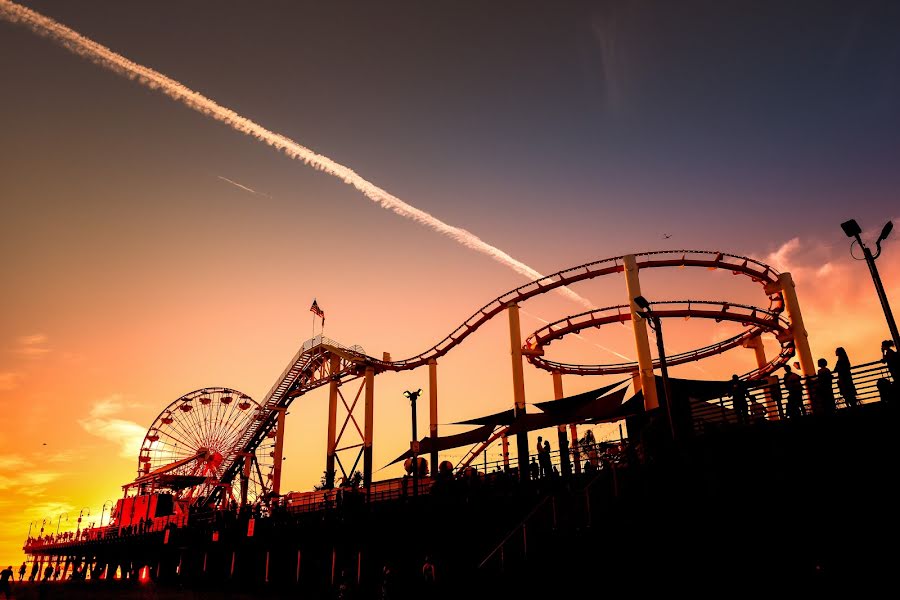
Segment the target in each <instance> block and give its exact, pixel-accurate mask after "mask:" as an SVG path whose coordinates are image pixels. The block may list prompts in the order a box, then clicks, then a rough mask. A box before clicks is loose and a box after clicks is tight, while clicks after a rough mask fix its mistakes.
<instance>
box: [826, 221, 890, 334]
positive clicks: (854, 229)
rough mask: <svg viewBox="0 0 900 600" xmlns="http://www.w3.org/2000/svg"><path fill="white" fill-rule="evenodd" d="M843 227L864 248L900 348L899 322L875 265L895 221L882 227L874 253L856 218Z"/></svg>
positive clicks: (879, 297)
mask: <svg viewBox="0 0 900 600" xmlns="http://www.w3.org/2000/svg"><path fill="white" fill-rule="evenodd" d="M841 229H843V230H844V233H845V234H846V235H847V237H848V238H854V239H855V242H854V243H856V244H859V247H860V248H862V251H863V256H864V257H865V261H866V264H867V265H869V273H871V275H872V281H873V282H875V291H876V292H877V293H878V299H879V300H880V301H881V309H882V310H883V311H884V318H885V319H886V320H887V324H888V329H890V331H891V338H893V340H894V347H896V348H900V333H898V332H897V322H896V321H895V320H894V313H893V312H891V305H890V304H888V299H887V293H885V291H884V285H882V283H881V276H880V275H879V274H878V268H877V267H876V266H875V259H877V258H878V257H879V256H881V242H883V241H884V240H886V239H887V238H888V236H889V235H891V231H892V230H893V229H894V224H893V222H891V221H888V222H887V223H885V225H884V227H882V228H881V234H880V235H879V236H878V239H877V240H875V254H874V255H873V254H872V251H871V250H869V248H868V247H867V246H866V245H865V244H863V241H862V238H861V237H860V235H861V234H862V229H861V228H860V226H859V224H858V223H857V222H856V221H855V220H854V219H850V220H849V221H846V222H844V223H841ZM850 253H851V254H850V255H851V256H852V255H853V245H852V244H851V245H850Z"/></svg>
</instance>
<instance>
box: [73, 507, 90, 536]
mask: <svg viewBox="0 0 900 600" xmlns="http://www.w3.org/2000/svg"><path fill="white" fill-rule="evenodd" d="M84 511H87V516H91V509H90V508H88V507H87V506H85V507H83V508H82V509H81V510H80V511H78V526H77V527H76V528H75V535H76V536H77V535H78V533H79V532H80V531H81V516H82V515H83V514H84Z"/></svg>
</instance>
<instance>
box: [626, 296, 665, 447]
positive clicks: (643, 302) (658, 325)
mask: <svg viewBox="0 0 900 600" xmlns="http://www.w3.org/2000/svg"><path fill="white" fill-rule="evenodd" d="M634 303H635V304H637V305H638V308H640V309H642V310H639V311H637V314H638V315H640V317H641V318H644V319H647V323H648V324H649V325H650V329H652V330H653V331H654V333H656V350H657V353H658V354H659V370H660V374H661V375H662V382H663V402H664V403H665V405H666V418H667V419H668V421H669V433H670V434H671V435H672V439H673V440H674V439H675V422H674V421H673V420H672V389H671V387H670V386H669V366H668V364H667V363H666V348H665V343H664V342H663V330H662V319H660V318H659V316H657V315H656V314H655V313H654V312H653V308H652V307H651V306H650V302H649V301H648V300H647V299H646V298H644V297H643V296H635V298H634Z"/></svg>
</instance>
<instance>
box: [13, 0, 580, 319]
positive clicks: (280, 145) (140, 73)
mask: <svg viewBox="0 0 900 600" xmlns="http://www.w3.org/2000/svg"><path fill="white" fill-rule="evenodd" d="M0 18H3V19H5V20H7V21H9V22H11V23H21V24H23V25H25V26H26V27H28V28H29V29H31V30H32V31H34V32H35V33H37V34H39V35H42V36H45V37H48V38H50V39H51V40H53V41H55V42H57V43H58V44H60V45H62V46H63V47H65V48H66V49H67V50H69V51H70V52H73V53H75V54H77V55H78V56H81V57H83V58H86V59H88V60H90V61H91V62H93V63H95V64H97V65H100V66H102V67H104V68H107V69H109V70H110V71H113V72H114V73H117V74H118V75H122V76H123V77H127V78H128V79H131V80H133V81H137V82H138V83H140V84H142V85H144V86H147V87H149V88H151V89H154V90H159V91H161V92H162V93H164V94H165V95H167V96H169V97H170V98H172V99H173V100H177V101H178V102H181V103H182V104H184V105H185V106H188V107H189V108H192V109H194V110H196V111H197V112H200V113H202V114H204V115H206V116H208V117H211V118H213V119H215V120H217V121H219V122H221V123H225V124H226V125H229V126H230V127H232V128H233V129H236V130H237V131H240V132H242V133H245V134H247V135H250V136H252V137H254V138H256V139H258V140H259V141H261V142H264V143H266V144H268V145H270V146H272V147H273V148H276V149H278V150H280V151H282V152H283V153H285V154H286V155H287V156H289V157H291V158H293V159H297V160H302V161H303V162H304V163H306V164H307V165H309V166H311V167H313V168H314V169H318V170H320V171H323V172H325V173H328V174H329V175H332V176H334V177H337V178H338V179H341V180H342V181H343V182H344V183H346V184H348V185H351V186H353V187H355V188H356V189H357V190H359V191H360V192H362V193H363V194H364V195H365V196H366V197H367V198H369V199H371V200H373V201H374V202H377V203H378V204H380V205H381V206H382V207H383V208H386V209H388V210H391V211H393V212H395V213H396V214H398V215H400V216H402V217H406V218H407V219H412V220H413V221H416V222H417V223H419V224H421V225H424V226H426V227H429V228H430V229H433V230H434V231H437V232H438V233H440V234H442V235H445V236H447V237H449V238H451V239H453V240H455V241H457V242H459V243H460V244H462V245H463V246H465V247H467V248H470V249H472V250H475V251H476V252H481V253H482V254H486V255H488V256H490V257H491V258H492V259H494V260H495V261H497V262H499V263H501V264H503V265H506V266H507V267H510V268H511V269H513V270H514V271H515V272H516V273H519V274H520V275H524V276H525V277H528V278H529V279H540V278H541V277H543V275H541V273H539V272H538V271H537V270H535V269H533V268H531V267H529V266H528V265H526V264H525V263H523V262H521V261H519V260H516V259H515V258H513V257H512V256H510V255H509V254H507V253H506V252H504V251H503V250H500V249H499V248H497V247H495V246H492V245H490V244H488V243H487V242H485V241H483V240H482V239H481V238H479V237H478V236H476V235H474V234H473V233H470V232H469V231H466V230H465V229H462V228H460V227H455V226H453V225H449V224H447V223H444V222H443V221H441V220H440V219H438V218H436V217H434V216H432V215H430V214H428V213H427V212H425V211H423V210H420V209H418V208H416V207H414V206H411V205H409V204H407V203H406V202H404V201H403V200H400V199H399V198H397V197H396V196H394V195H393V194H390V193H388V192H387V191H385V190H383V189H381V188H380V187H378V186H377V185H375V184H374V183H372V182H370V181H368V180H366V179H364V178H363V177H361V176H360V175H358V174H357V173H355V172H354V171H353V170H352V169H350V168H349V167H345V166H344V165H342V164H340V163H337V162H335V161H333V160H331V159H330V158H328V157H327V156H323V155H321V154H318V153H316V152H314V151H312V150H310V149H309V148H307V147H305V146H302V145H300V144H298V143H297V142H295V141H293V140H291V139H290V138H287V137H285V136H283V135H281V134H278V133H275V132H273V131H270V130H268V129H266V128H265V127H263V126H261V125H259V124H257V123H255V122H253V121H251V120H250V119H247V118H246V117H242V116H241V115H239V114H237V113H236V112H234V111H233V110H231V109H228V108H225V107H224V106H220V105H219V104H217V103H216V102H214V101H213V100H210V99H209V98H207V97H206V96H204V95H202V94H200V93H198V92H195V91H193V90H192V89H190V88H188V87H186V86H184V85H182V84H181V83H179V82H177V81H175V80H174V79H170V78H169V77H166V76H165V75H163V74H162V73H159V72H157V71H155V70H153V69H151V68H149V67H145V66H143V65H139V64H137V63H135V62H133V61H131V60H128V59H127V58H125V57H124V56H122V55H121V54H118V53H116V52H113V51H112V50H110V49H109V48H107V47H106V46H104V45H102V44H99V43H97V42H95V41H93V40H90V39H88V38H86V37H84V36H82V35H80V34H79V33H77V32H75V31H73V30H72V29H69V28H68V27H66V26H65V25H62V24H60V23H58V22H57V21H55V20H53V19H51V18H49V17H45V16H44V15H42V14H40V13H38V12H35V11H33V10H31V9H28V8H25V7H24V6H20V5H19V4H16V3H15V2H10V1H9V0H0ZM559 291H560V293H562V294H563V295H565V296H566V297H568V298H569V299H571V300H574V301H575V302H578V303H579V304H581V305H583V306H585V307H586V308H591V307H592V306H593V304H592V303H591V302H590V301H589V300H587V299H586V298H584V297H582V296H580V295H578V294H576V293H575V292H573V291H572V290H570V289H569V288H566V287H562V288H559Z"/></svg>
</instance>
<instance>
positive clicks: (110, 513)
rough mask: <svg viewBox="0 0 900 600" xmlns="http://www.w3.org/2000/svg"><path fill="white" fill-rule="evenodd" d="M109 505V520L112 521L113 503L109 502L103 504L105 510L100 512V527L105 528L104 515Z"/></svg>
mask: <svg viewBox="0 0 900 600" xmlns="http://www.w3.org/2000/svg"><path fill="white" fill-rule="evenodd" d="M107 504H109V518H110V519H112V507H113V501H112V500H107V501H106V502H104V503H103V509H102V510H101V511H100V527H103V513H105V512H106V505H107Z"/></svg>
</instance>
